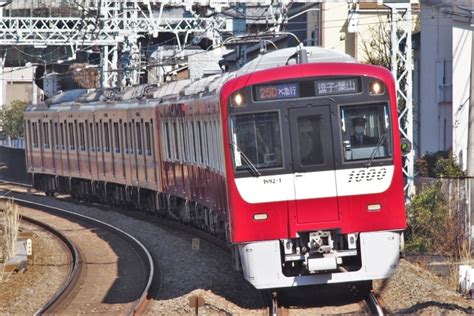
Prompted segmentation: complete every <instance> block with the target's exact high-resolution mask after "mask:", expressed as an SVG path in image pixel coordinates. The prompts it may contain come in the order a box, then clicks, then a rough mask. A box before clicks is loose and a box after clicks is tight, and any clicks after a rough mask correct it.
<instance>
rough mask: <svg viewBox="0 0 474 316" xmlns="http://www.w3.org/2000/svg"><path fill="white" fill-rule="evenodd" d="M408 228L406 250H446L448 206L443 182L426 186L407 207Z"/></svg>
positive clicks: (435, 251)
mask: <svg viewBox="0 0 474 316" xmlns="http://www.w3.org/2000/svg"><path fill="white" fill-rule="evenodd" d="M407 217H408V228H407V232H406V234H407V235H406V236H407V241H406V250H407V251H409V252H410V251H416V252H430V253H437V252H443V251H445V250H446V247H445V241H446V236H447V230H448V227H449V225H448V218H449V214H448V207H447V204H446V201H445V199H444V197H443V194H442V192H441V183H439V182H436V183H434V184H432V185H429V186H426V187H424V189H423V190H422V191H421V192H420V193H419V194H417V195H415V196H414V197H413V199H412V200H411V203H410V205H408V207H407Z"/></svg>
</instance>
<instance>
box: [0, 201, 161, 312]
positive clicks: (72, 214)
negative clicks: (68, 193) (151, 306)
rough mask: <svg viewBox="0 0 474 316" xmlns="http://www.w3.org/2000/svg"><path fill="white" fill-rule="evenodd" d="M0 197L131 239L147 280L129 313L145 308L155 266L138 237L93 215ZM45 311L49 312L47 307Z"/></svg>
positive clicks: (141, 310) (148, 298)
mask: <svg viewBox="0 0 474 316" xmlns="http://www.w3.org/2000/svg"><path fill="white" fill-rule="evenodd" d="M0 198H9V199H13V200H14V201H15V202H16V203H18V204H20V205H23V206H26V207H30V208H34V209H40V210H43V211H46V212H54V213H57V214H62V215H67V216H69V217H75V218H78V219H80V220H83V221H86V222H89V223H93V224H96V225H99V226H102V227H104V228H105V229H107V230H109V231H112V232H114V233H115V234H117V233H118V235H121V236H125V237H126V239H128V240H130V241H132V243H133V244H135V245H137V246H138V247H137V248H138V249H139V251H140V252H141V253H142V255H144V257H145V258H146V262H147V264H148V270H149V274H148V280H147V282H146V285H145V287H144V289H143V291H142V294H141V295H140V298H138V299H137V300H136V301H135V303H134V304H133V308H132V309H131V311H130V314H132V315H138V314H142V313H143V312H144V311H145V310H146V307H147V305H148V302H149V300H150V297H149V294H150V291H151V286H152V283H153V279H154V275H155V266H154V263H153V258H152V256H151V254H150V252H149V251H148V249H147V248H146V247H145V246H144V245H143V244H142V243H141V242H140V241H139V240H138V239H136V238H135V237H133V236H132V235H130V234H129V233H127V232H125V231H123V230H121V229H120V228H117V227H114V226H112V225H110V224H108V223H106V222H103V221H100V220H98V219H95V218H93V217H89V216H86V215H81V214H78V213H75V212H71V211H68V210H65V209H63V208H60V207H56V206H50V205H46V204H42V203H38V202H32V201H28V200H24V199H20V198H14V197H11V196H9V197H0ZM59 297H61V295H59ZM47 311H48V312H49V308H48V309H47ZM44 312H45V311H42V310H39V311H38V312H37V313H36V314H35V315H41V314H43V313H44Z"/></svg>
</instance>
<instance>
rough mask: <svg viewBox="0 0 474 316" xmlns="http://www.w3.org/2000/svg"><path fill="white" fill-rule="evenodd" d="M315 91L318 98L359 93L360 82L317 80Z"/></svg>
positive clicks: (353, 80) (350, 80) (352, 80)
mask: <svg viewBox="0 0 474 316" xmlns="http://www.w3.org/2000/svg"><path fill="white" fill-rule="evenodd" d="M314 89H315V91H314V92H315V95H316V96H320V95H330V94H345V93H356V92H359V87H358V82H357V79H355V78H351V79H331V80H316V81H315V82H314Z"/></svg>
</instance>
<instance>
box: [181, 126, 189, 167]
mask: <svg viewBox="0 0 474 316" xmlns="http://www.w3.org/2000/svg"><path fill="white" fill-rule="evenodd" d="M179 127H180V129H181V146H182V148H183V161H184V162H187V161H188V160H189V154H188V142H187V140H186V135H187V129H188V128H187V125H186V122H185V121H184V120H183V121H180V122H179Z"/></svg>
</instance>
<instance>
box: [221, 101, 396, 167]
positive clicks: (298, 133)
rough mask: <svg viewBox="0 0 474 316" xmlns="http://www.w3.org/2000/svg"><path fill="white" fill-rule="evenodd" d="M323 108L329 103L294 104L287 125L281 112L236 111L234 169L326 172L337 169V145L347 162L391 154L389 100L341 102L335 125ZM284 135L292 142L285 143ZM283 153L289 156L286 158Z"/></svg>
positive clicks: (363, 162)
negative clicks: (386, 102)
mask: <svg viewBox="0 0 474 316" xmlns="http://www.w3.org/2000/svg"><path fill="white" fill-rule="evenodd" d="M322 108H325V107H314V110H312V109H313V108H303V110H301V109H302V108H290V109H289V117H290V119H289V121H290V123H289V125H287V124H286V123H284V126H285V127H284V128H282V127H281V126H282V125H281V124H282V122H281V120H280V113H279V112H277V111H269V112H259V113H245V114H236V115H232V116H231V119H230V124H231V145H232V149H233V150H232V152H233V160H234V167H235V170H236V171H244V170H248V169H249V168H250V169H252V170H253V173H255V169H258V170H260V171H261V172H264V173H265V172H266V171H267V170H268V169H272V168H281V169H285V170H288V169H290V170H291V169H295V170H296V169H298V168H299V169H301V170H298V171H313V170H314V171H317V170H327V169H328V168H334V162H331V161H333V160H334V159H335V158H337V157H335V156H334V154H335V152H334V146H340V148H341V152H342V155H343V157H342V161H344V162H345V163H362V164H364V165H366V164H367V163H368V162H369V161H370V163H372V162H373V161H376V160H380V159H387V158H391V156H392V144H391V141H392V136H391V132H390V128H391V126H390V117H389V108H388V105H387V104H383V103H382V104H368V105H364V104H362V105H361V104H359V105H341V106H339V121H338V123H339V124H338V125H337V126H334V125H333V124H331V123H330V122H331V117H330V114H329V113H330V112H329V110H327V111H323V110H321V109H322ZM327 108H328V109H329V106H327ZM292 117H295V119H294V120H292ZM331 130H332V131H331ZM282 137H284V139H285V138H286V139H290V140H291V142H290V143H289V144H286V143H285V144H283V142H282ZM331 138H333V139H332V140H331ZM288 149H289V150H288ZM282 153H286V154H287V155H290V156H291V157H286V158H285V157H283V155H284V154H282ZM284 158H285V159H284ZM284 162H286V163H284ZM290 162H292V164H290ZM336 168H337V167H336ZM274 172H275V171H273V173H274ZM282 172H286V171H283V170H282Z"/></svg>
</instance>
